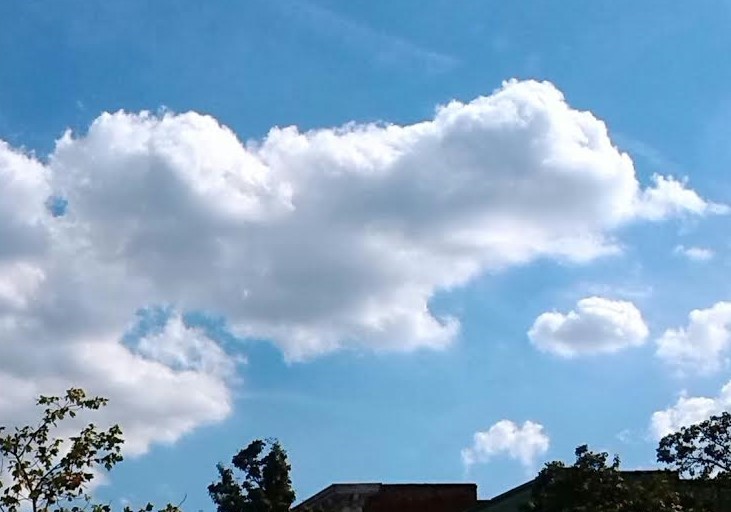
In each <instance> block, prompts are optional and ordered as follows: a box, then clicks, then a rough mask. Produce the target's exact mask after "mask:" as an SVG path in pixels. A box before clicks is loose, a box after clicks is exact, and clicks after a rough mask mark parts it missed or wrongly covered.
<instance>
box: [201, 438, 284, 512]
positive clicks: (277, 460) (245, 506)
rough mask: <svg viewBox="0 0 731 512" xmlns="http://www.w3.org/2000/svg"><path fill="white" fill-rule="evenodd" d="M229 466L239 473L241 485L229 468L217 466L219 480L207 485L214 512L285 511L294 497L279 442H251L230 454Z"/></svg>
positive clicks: (258, 440)
mask: <svg viewBox="0 0 731 512" xmlns="http://www.w3.org/2000/svg"><path fill="white" fill-rule="evenodd" d="M267 447H268V448H269V451H268V452H266V448H267ZM231 464H233V467H234V468H236V469H238V470H239V471H240V472H241V473H242V474H243V477H242V479H241V482H238V481H237V480H236V476H235V474H234V470H233V469H232V468H230V467H226V466H224V465H222V464H219V465H218V466H217V469H218V474H219V481H218V482H215V483H212V484H211V485H209V486H208V494H209V495H210V496H211V499H212V500H213V502H214V503H215V504H216V508H217V510H218V512H288V511H289V509H290V507H291V506H292V503H293V502H294V499H295V494H294V490H293V489H292V480H291V479H290V477H289V472H290V470H291V466H290V464H289V462H288V460H287V452H286V451H285V450H284V449H283V448H282V446H281V445H280V444H279V441H277V440H267V441H262V440H260V439H257V440H255V441H252V442H251V443H250V444H249V445H248V446H247V447H246V448H244V449H243V450H241V451H239V453H237V454H236V455H234V457H233V458H232V459H231Z"/></svg>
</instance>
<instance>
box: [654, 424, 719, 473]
mask: <svg viewBox="0 0 731 512" xmlns="http://www.w3.org/2000/svg"><path fill="white" fill-rule="evenodd" d="M657 461H658V462H661V463H663V464H667V465H668V466H670V468H671V469H674V470H676V471H678V472H679V473H680V475H681V476H686V477H690V478H699V479H701V480H707V479H710V478H721V479H724V480H729V479H731V414H729V413H728V412H724V413H722V414H721V415H719V416H711V417H710V418H709V419H707V420H706V421H703V422H701V423H697V424H695V425H691V426H689V427H683V428H681V429H680V430H679V431H678V432H675V433H672V434H668V435H666V436H665V437H663V438H662V439H661V440H660V444H659V446H658V448H657Z"/></svg>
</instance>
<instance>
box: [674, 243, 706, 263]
mask: <svg viewBox="0 0 731 512" xmlns="http://www.w3.org/2000/svg"><path fill="white" fill-rule="evenodd" d="M673 252H674V253H675V254H679V255H681V256H685V257H686V258H688V259H689V260H692V261H710V260H712V259H713V258H714V257H715V256H716V253H715V252H713V250H712V249H706V248H704V247H685V246H684V245H678V246H676V247H675V249H674V251H673Z"/></svg>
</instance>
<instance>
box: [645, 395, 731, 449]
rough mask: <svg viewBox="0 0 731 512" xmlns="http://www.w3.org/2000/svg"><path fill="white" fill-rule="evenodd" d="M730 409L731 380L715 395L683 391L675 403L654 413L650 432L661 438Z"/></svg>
mask: <svg viewBox="0 0 731 512" xmlns="http://www.w3.org/2000/svg"><path fill="white" fill-rule="evenodd" d="M728 410H731V382H728V383H727V384H726V385H725V386H723V388H721V392H720V393H719V394H718V396H715V397H704V396H695V397H689V396H687V395H686V394H685V393H683V395H682V396H681V397H680V398H678V401H677V402H676V403H675V405H673V406H671V407H669V408H667V409H665V410H663V411H657V412H655V413H654V414H653V415H652V420H651V421H650V432H651V434H652V435H653V437H655V438H656V439H660V438H661V437H663V436H664V435H666V434H670V433H672V432H676V431H678V430H679V429H680V428H681V427H686V426H688V425H692V424H694V423H698V422H701V421H703V420H706V419H708V417H709V416H711V415H713V414H720V413H722V412H723V411H728Z"/></svg>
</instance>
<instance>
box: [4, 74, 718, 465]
mask: <svg viewBox="0 0 731 512" xmlns="http://www.w3.org/2000/svg"><path fill="white" fill-rule="evenodd" d="M49 195H56V196H60V197H63V198H65V199H66V200H67V201H68V209H67V212H66V214H65V215H63V216H61V217H58V218H53V217H52V216H51V215H49V214H48V212H47V210H46V209H45V206H44V204H45V202H46V200H47V198H48V197H49ZM722 209H723V208H722V207H719V206H716V205H713V204H711V203H708V202H706V201H705V200H703V199H702V198H701V197H699V196H698V195H697V194H696V193H695V192H693V191H692V190H689V189H688V188H686V187H685V184H684V183H681V182H678V181H674V180H672V179H670V178H665V177H656V179H655V182H654V183H653V184H652V185H650V186H649V187H646V188H642V187H641V186H640V185H639V183H638V181H637V178H636V176H635V172H634V168H633V165H632V162H631V160H630V158H629V157H628V156H627V155H625V154H623V153H621V152H620V151H618V150H617V149H616V148H615V147H614V146H613V145H612V143H611V141H610V139H609V137H608V134H607V130H606V127H605V125H604V124H603V123H602V122H601V121H599V120H597V119H596V118H595V117H594V116H593V115H592V114H590V113H588V112H579V111H576V110H573V109H571V108H570V107H569V106H568V105H567V103H566V102H565V101H564V98H563V97H562V95H561V93H560V92H559V91H558V90H556V89H555V88H554V87H553V86H552V85H550V84H548V83H537V82H511V83H508V84H506V85H505V86H504V87H503V88H502V89H500V90H499V91H497V92H496V93H494V94H492V95H491V96H488V97H482V98H478V99H476V100H474V101H472V102H470V103H460V102H452V103H450V104H448V105H446V106H445V107H442V108H440V109H439V110H438V111H437V112H436V114H435V116H434V118H433V119H432V120H429V121H426V122H422V123H417V124H414V125H409V126H395V125H347V126H344V127H341V128H337V129H324V130H317V131H312V132H306V133H301V132H299V131H298V130H297V129H296V128H284V129H279V128H276V129H273V130H272V131H271V132H270V133H269V134H268V135H267V136H266V137H265V138H264V139H263V140H260V141H252V142H249V143H242V142H241V141H239V140H238V139H237V137H236V135H235V134H234V133H232V132H231V131H230V130H228V129H227V128H225V127H223V126H221V125H220V124H219V123H217V122H216V120H214V119H212V118H210V117H208V116H202V115H198V114H195V113H187V114H181V115H175V114H165V115H162V116H153V115H150V114H147V113H141V114H131V113H125V112H118V113H116V114H104V115H102V116H100V117H99V118H98V119H97V120H96V121H95V122H94V123H93V124H92V125H91V127H90V128H89V130H88V132H87V133H86V134H82V135H80V136H73V135H71V134H67V135H66V136H64V137H63V138H62V139H61V140H59V141H58V143H57V145H56V148H55V150H54V151H53V152H52V153H51V154H50V155H49V158H48V160H47V163H41V162H40V161H38V160H36V159H35V158H33V157H31V156H27V155H23V154H21V152H20V151H18V150H14V149H13V148H10V147H8V146H7V145H6V144H3V145H0V237H1V238H0V240H2V243H1V244H0V326H1V327H2V329H0V379H2V380H4V381H9V382H12V386H14V387H13V389H14V390H17V391H14V393H16V394H19V397H15V398H17V400H16V399H13V400H12V401H7V400H6V401H2V400H1V399H0V420H1V419H5V418H8V417H11V416H12V417H14V418H20V417H21V416H22V414H20V412H18V408H17V405H16V404H18V403H21V402H24V401H29V400H30V397H31V396H32V395H34V394H36V393H37V392H39V391H46V390H51V389H60V388H62V387H65V386H67V385H68V384H76V385H83V386H85V387H87V388H89V389H90V390H91V391H93V392H97V393H103V394H107V395H109V396H110V398H112V399H113V401H114V403H117V404H118V406H117V408H116V409H115V411H118V412H116V413H114V414H116V416H114V418H112V419H116V418H122V419H124V423H125V424H127V425H129V426H130V428H131V429H132V433H131V434H130V435H131V437H132V438H134V443H136V444H135V446H137V448H136V449H137V451H144V449H145V448H146V447H147V445H148V444H149V443H150V442H154V441H160V440H167V441H171V440H174V439H176V438H177V437H178V436H180V435H182V434H183V433H184V432H187V431H188V430H190V429H191V428H194V427H195V426H196V425H199V424H201V423H205V422H207V421H216V420H219V419H221V418H222V417H224V416H225V415H226V414H227V413H228V411H229V408H230V398H231V397H230V384H229V383H228V380H227V379H229V378H230V362H227V356H226V354H225V353H223V352H222V351H221V350H220V348H219V347H217V346H216V345H215V343H213V342H212V341H211V340H208V339H207V338H206V336H205V335H204V334H203V333H201V332H199V331H197V330H195V329H190V328H189V327H186V326H185V325H182V324H180V323H178V324H174V325H172V326H171V327H170V328H169V329H166V330H164V331H163V333H162V334H160V333H158V334H155V333H152V334H151V335H150V336H151V337H148V338H146V339H143V340H140V341H138V342H137V343H131V344H129V343H128V344H125V343H123V342H122V339H123V336H122V335H123V333H124V332H125V331H126V330H127V329H128V328H129V326H130V323H131V322H132V321H133V319H134V315H135V312H136V311H137V310H138V309H139V308H142V307H147V306H151V305H169V306H170V307H171V308H172V309H173V311H174V312H175V313H174V315H179V314H180V313H181V312H186V311H197V310H203V311H209V312H212V313H214V314H216V315H221V316H223V317H225V318H226V319H227V321H228V323H229V325H230V326H231V329H232V330H233V332H234V333H235V334H237V335H239V336H250V337H256V338H264V339H269V340H271V341H272V342H274V343H276V344H277V345H278V346H279V347H281V349H282V350H283V351H284V353H285V355H286V356H287V357H288V358H289V359H292V360H294V359H303V358H307V357H312V356H315V355H317V354H320V353H323V352H326V351H329V350H334V349H337V348H339V347H343V346H358V347H367V348H372V349H376V350H412V349H416V348H420V347H427V348H442V347H445V346H448V345H449V343H450V342H451V341H452V340H453V339H454V338H455V335H456V333H457V332H458V322H457V320H456V319H453V318H436V317H435V316H434V315H433V314H432V313H431V311H430V309H429V300H430V298H431V297H432V296H433V295H434V294H435V293H437V292H438V291H440V290H447V289H450V288H453V287H456V286H460V285H462V284H464V283H466V282H468V281H469V280H471V279H473V278H475V277H476V276H478V275H480V274H482V273H484V272H487V271H494V270H499V269H502V268H505V267H509V266H513V265H520V264H525V263H528V262H530V261H532V260H535V259H536V258H559V259H562V260H569V261H587V260H590V259H592V258H595V257H597V256H600V255H603V254H607V253H611V252H614V251H617V250H618V249H617V248H618V245H617V244H616V243H615V241H614V240H613V232H614V230H615V228H617V227H619V226H622V225H624V224H626V223H628V222H632V221H637V220H653V221H656V220H661V219H664V218H667V217H669V216H672V215H685V214H694V215H702V214H707V213H717V212H720V211H721V210H722ZM174 318H177V317H174ZM173 322H179V320H175V319H173ZM3 389H5V387H4V386H3ZM21 395H22V396H21ZM21 398H23V399H22V400H21ZM109 414H110V415H114V414H113V413H112V412H110V413H109ZM128 431H129V429H128ZM128 433H129V432H128Z"/></svg>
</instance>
